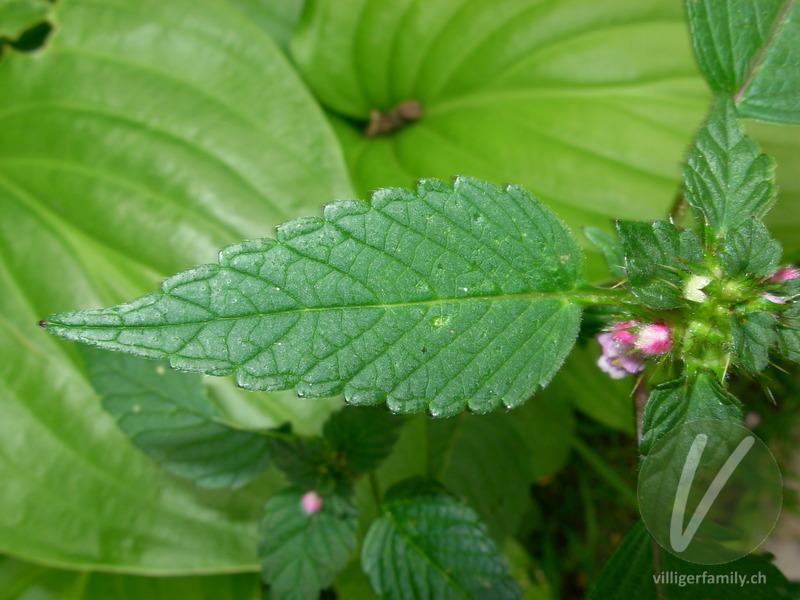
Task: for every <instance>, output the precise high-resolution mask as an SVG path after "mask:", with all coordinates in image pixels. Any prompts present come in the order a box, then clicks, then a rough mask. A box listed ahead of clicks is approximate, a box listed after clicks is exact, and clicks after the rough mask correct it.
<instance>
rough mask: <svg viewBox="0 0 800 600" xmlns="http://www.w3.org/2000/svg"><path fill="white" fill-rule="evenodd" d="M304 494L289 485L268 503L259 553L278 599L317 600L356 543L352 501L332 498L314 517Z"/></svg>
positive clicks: (266, 577) (269, 582)
mask: <svg viewBox="0 0 800 600" xmlns="http://www.w3.org/2000/svg"><path fill="white" fill-rule="evenodd" d="M302 497H303V491H302V490H298V489H286V490H284V491H282V492H280V493H278V494H276V495H275V496H273V497H272V498H270V499H269V501H268V502H267V504H266V506H265V507H264V518H263V519H262V521H261V527H260V535H261V542H260V545H259V556H260V557H261V560H262V575H263V578H264V581H265V582H267V583H268V584H269V586H270V592H271V595H270V596H269V597H270V598H274V600H316V599H317V598H319V592H320V590H321V589H322V588H324V587H327V586H328V585H330V584H331V583H332V582H333V578H334V577H335V576H336V574H337V573H338V572H339V571H341V570H342V569H343V568H344V566H345V565H346V564H347V561H348V559H349V558H350V555H351V554H352V553H353V551H354V550H355V547H356V533H357V530H358V519H357V512H356V509H355V507H354V506H353V505H352V504H351V503H350V501H349V500H345V499H344V498H341V497H338V496H326V497H325V498H324V500H323V505H322V508H321V509H320V510H319V511H318V512H316V513H314V514H313V515H309V514H307V513H306V512H305V511H304V510H303V508H302V506H301V499H302Z"/></svg>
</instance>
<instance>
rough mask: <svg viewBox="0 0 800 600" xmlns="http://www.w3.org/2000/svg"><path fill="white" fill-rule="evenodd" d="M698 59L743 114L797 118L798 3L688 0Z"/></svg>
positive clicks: (713, 85)
mask: <svg viewBox="0 0 800 600" xmlns="http://www.w3.org/2000/svg"><path fill="white" fill-rule="evenodd" d="M686 6H687V9H688V14H689V25H690V28H691V30H692V42H693V45H694V49H695V55H696V56H697V61H698V63H699V64H700V68H701V69H702V71H703V73H704V74H705V76H706V78H707V80H708V82H709V84H710V85H711V88H712V89H713V90H714V91H716V92H724V93H727V94H730V95H732V96H733V97H734V99H735V100H736V103H737V104H738V107H739V112H740V113H741V114H742V116H745V117H752V118H755V119H762V120H765V121H775V122H779V123H800V52H798V50H797V49H798V48H800V3H798V2H797V1H796V0H759V1H758V2H752V1H751V0H687V2H686Z"/></svg>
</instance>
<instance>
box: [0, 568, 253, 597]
mask: <svg viewBox="0 0 800 600" xmlns="http://www.w3.org/2000/svg"><path fill="white" fill-rule="evenodd" d="M260 588H261V586H260V585H259V578H258V575H257V574H255V573H243V574H237V575H216V576H206V577H199V576H194V577H185V576H184V577H144V576H134V575H119V574H114V573H100V572H87V571H67V570H62V569H52V568H48V567H44V566H41V565H38V564H34V563H28V562H23V561H21V560H17V559H14V558H3V559H0V600H111V599H113V600H179V599H183V598H185V599H187V600H188V599H191V600H258V599H259V598H261V589H260Z"/></svg>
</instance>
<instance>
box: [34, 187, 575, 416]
mask: <svg viewBox="0 0 800 600" xmlns="http://www.w3.org/2000/svg"><path fill="white" fill-rule="evenodd" d="M581 263H582V259H581V254H580V250H579V249H578V247H577V245H576V243H575V240H574V239H573V237H572V235H571V234H570V232H569V231H568V230H567V229H566V227H565V226H564V225H563V224H562V223H561V222H560V221H559V220H558V219H557V218H556V217H555V216H554V215H553V214H552V213H551V212H550V211H549V210H547V209H546V208H545V207H544V206H542V205H541V204H540V203H539V202H538V201H536V200H535V199H534V198H533V197H531V196H530V195H529V194H528V193H527V192H525V191H524V190H522V189H521V188H519V187H514V186H510V187H508V188H507V189H501V188H498V187H496V186H493V185H490V184H486V183H483V182H479V181H477V180H473V179H469V178H459V179H458V180H457V181H456V183H455V186H451V185H448V184H446V183H444V182H441V181H438V180H426V181H424V182H422V183H421V184H420V186H419V188H418V190H417V191H416V192H412V191H410V190H404V189H385V190H381V191H378V192H376V193H375V194H374V195H373V198H372V202H371V204H367V203H365V202H360V201H340V202H336V203H334V204H331V205H329V206H327V207H326V209H325V217H324V218H323V219H319V218H303V219H297V220H295V221H289V222H288V223H285V224H283V225H281V226H280V227H279V228H278V236H277V240H273V239H258V240H251V241H248V242H243V243H241V244H237V245H234V246H230V247H228V248H226V249H225V250H223V251H222V252H221V254H220V262H219V264H218V265H205V266H201V267H198V268H195V269H192V270H190V271H186V272H184V273H181V274H178V275H175V276H173V277H171V278H169V279H167V280H166V281H165V282H164V285H163V286H162V292H160V293H153V294H150V295H148V296H145V297H143V298H140V299H139V300H136V301H134V302H131V303H130V304H123V305H120V306H114V307H111V308H108V309H102V310H93V311H83V312H76V313H65V314H61V315H55V316H52V317H50V318H48V321H47V324H46V327H47V329H48V330H49V331H50V332H52V333H54V334H56V335H59V336H61V337H64V338H66V339H73V340H78V341H82V342H86V343H91V344H96V345H98V346H101V347H104V348H109V349H114V350H123V351H127V352H132V353H136V354H142V355H145V356H153V357H161V356H167V357H169V359H170V362H171V364H172V365H173V366H175V367H176V368H179V369H185V370H194V371H202V372H205V373H209V374H212V375H227V374H231V373H234V374H235V375H236V380H237V382H238V383H239V385H241V386H243V387H245V388H249V389H261V390H281V389H287V388H290V387H293V386H294V387H296V388H297V392H298V394H300V395H303V396H311V397H321V396H331V395H334V394H339V393H342V392H343V393H344V395H345V398H346V399H347V400H348V401H350V402H351V403H353V404H378V403H381V402H386V403H387V404H388V405H389V407H390V408H391V409H392V410H393V411H396V412H415V411H422V410H428V411H429V412H430V413H431V414H432V415H434V416H449V415H453V414H455V413H457V412H460V411H461V410H463V409H464V408H465V407H469V408H470V409H471V410H474V411H478V412H487V411H489V410H492V409H494V408H496V407H498V406H500V405H501V404H504V405H506V406H509V407H511V406H517V405H519V404H521V403H522V402H524V401H525V400H526V399H527V398H528V397H529V396H530V395H531V394H532V393H533V392H534V391H535V390H536V389H537V388H538V387H539V386H542V385H545V384H546V383H547V382H548V381H549V380H550V378H551V377H552V376H553V374H554V373H555V372H556V370H558V368H559V367H560V366H561V364H562V363H563V361H564V359H565V357H566V355H567V354H568V352H569V350H570V348H571V347H572V344H573V342H574V340H575V336H576V334H577V327H578V322H579V319H580V306H579V304H578V303H576V301H575V300H576V299H578V298H580V297H581V292H578V291H573V290H574V288H575V287H576V286H577V285H578V284H579V283H580V281H581Z"/></svg>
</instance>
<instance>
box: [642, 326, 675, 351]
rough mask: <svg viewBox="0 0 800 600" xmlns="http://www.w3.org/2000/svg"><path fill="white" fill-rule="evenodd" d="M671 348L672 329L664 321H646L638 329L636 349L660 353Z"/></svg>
mask: <svg viewBox="0 0 800 600" xmlns="http://www.w3.org/2000/svg"><path fill="white" fill-rule="evenodd" d="M670 348H672V329H671V328H670V326H669V325H667V324H666V323H648V324H647V325H645V326H644V327H642V328H641V329H640V330H639V337H638V339H637V340H636V349H637V350H640V351H642V352H644V353H645V354H662V353H664V352H667V351H668V350H669V349H670Z"/></svg>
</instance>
